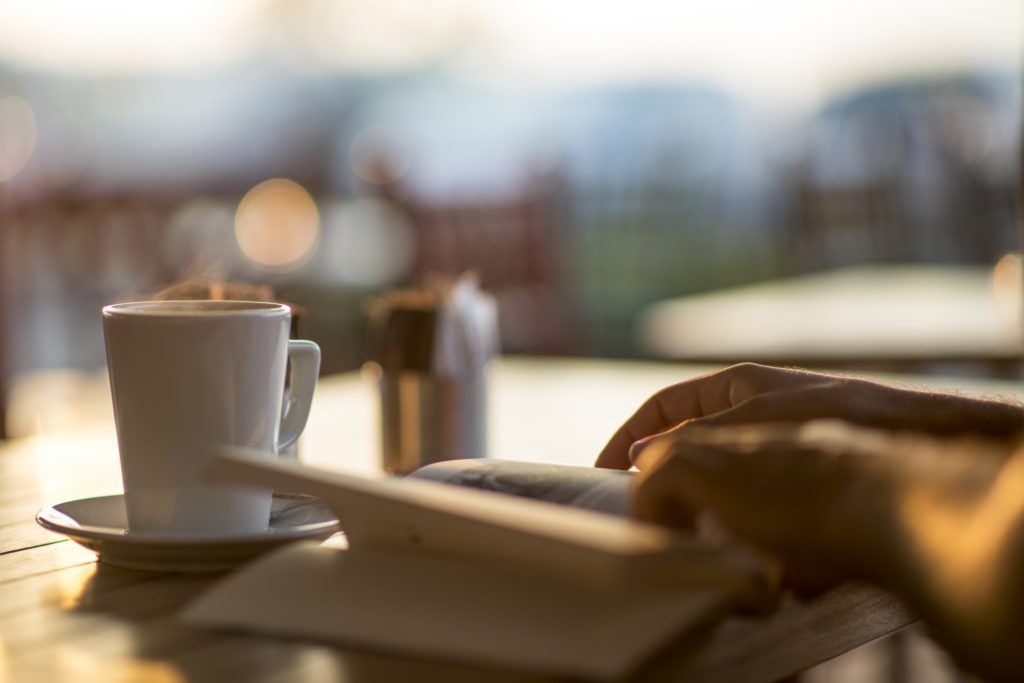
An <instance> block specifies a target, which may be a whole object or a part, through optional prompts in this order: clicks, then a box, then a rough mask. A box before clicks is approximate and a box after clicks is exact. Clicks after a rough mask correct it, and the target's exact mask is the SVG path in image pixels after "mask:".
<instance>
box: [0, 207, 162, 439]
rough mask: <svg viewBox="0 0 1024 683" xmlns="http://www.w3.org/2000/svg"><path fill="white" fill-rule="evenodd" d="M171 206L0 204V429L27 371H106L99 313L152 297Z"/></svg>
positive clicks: (158, 277) (5, 426)
mask: <svg viewBox="0 0 1024 683" xmlns="http://www.w3.org/2000/svg"><path fill="white" fill-rule="evenodd" d="M172 209H173V205H172V204H171V203H169V202H163V201H160V200H148V199H147V200H139V199H135V198H103V199H93V198H80V197H69V196H63V197H49V198H47V199H46V200H45V201H39V202H34V203H29V202H23V203H20V204H19V203H15V202H14V201H13V200H11V201H7V202H0V226H2V233H0V238H2V240H3V251H2V256H3V264H2V266H3V267H2V271H0V362H2V365H0V430H2V434H4V435H6V436H11V435H12V434H9V433H8V431H9V427H10V425H9V424H8V417H9V414H8V412H9V409H10V403H9V401H10V400H11V390H12V386H13V384H14V380H15V379H16V376H17V375H18V374H19V373H20V372H22V371H24V370H27V369H56V368H75V369H80V370H88V371H94V370H95V369H96V368H98V367H102V366H103V359H104V351H103V337H102V333H101V325H100V312H99V311H100V307H101V306H102V305H103V304H106V303H110V302H111V301H113V300H115V299H117V298H121V297H125V296H126V295H130V294H135V295H140V294H144V293H146V292H151V291H153V287H154V286H155V284H156V283H158V282H160V281H161V280H164V279H165V278H166V277H167V273H166V272H165V268H164V265H163V264H162V262H161V248H160V247H161V242H162V239H163V226H164V225H165V224H166V222H167V216H168V215H169V214H170V212H171V211H172Z"/></svg>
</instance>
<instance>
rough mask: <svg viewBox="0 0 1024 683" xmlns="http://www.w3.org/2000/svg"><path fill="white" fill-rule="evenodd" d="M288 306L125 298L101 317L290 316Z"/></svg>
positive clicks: (104, 311)
mask: <svg viewBox="0 0 1024 683" xmlns="http://www.w3.org/2000/svg"><path fill="white" fill-rule="evenodd" d="M290 314H291V307H289V306H288V305H287V304H281V303H275V302H272V301H237V300H233V299H221V300H211V299H169V300H166V301H127V302H123V303H117V304H110V305H107V306H104V307H103V317H104V318H122V317H123V318H196V317H201V318H212V317H236V316H246V317H268V318H269V317H277V316H279V315H290Z"/></svg>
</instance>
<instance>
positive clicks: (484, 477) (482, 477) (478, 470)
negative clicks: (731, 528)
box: [409, 459, 634, 517]
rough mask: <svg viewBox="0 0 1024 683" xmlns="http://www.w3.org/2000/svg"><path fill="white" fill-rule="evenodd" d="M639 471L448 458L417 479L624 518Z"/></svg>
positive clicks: (415, 474) (420, 471)
mask: <svg viewBox="0 0 1024 683" xmlns="http://www.w3.org/2000/svg"><path fill="white" fill-rule="evenodd" d="M633 477H634V475H633V474H631V473H629V472H621V471H618V470H608V469H598V468H596V467H573V466H571V465H549V464H542V463H535V462H518V461H514V460H492V459H478V460H447V461H444V462H439V463H434V464H432V465H427V466H425V467H421V468H420V469H418V470H416V471H415V472H413V473H412V474H410V475H409V478H411V479H424V480H427V481H438V482H442V483H445V484H454V485H456V486H465V487H467V488H472V489H479V490H481V491H492V492H494V493H505V494H508V495H512V496H518V497H521V498H529V499H531V500H542V501H544V502H547V503H556V504H558V505H568V506H569V507H574V508H580V509H583V510H593V511H594V512H604V513H606V514H610V515H616V516H619V517H629V516H630V515H631V514H632V486H633Z"/></svg>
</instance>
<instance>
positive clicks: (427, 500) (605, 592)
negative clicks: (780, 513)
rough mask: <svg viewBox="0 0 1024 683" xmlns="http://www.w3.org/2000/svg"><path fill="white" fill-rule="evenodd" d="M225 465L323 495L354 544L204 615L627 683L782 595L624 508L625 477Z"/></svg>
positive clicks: (706, 547)
mask: <svg viewBox="0 0 1024 683" xmlns="http://www.w3.org/2000/svg"><path fill="white" fill-rule="evenodd" d="M210 473H211V475H213V476H217V477H220V478H224V479H230V480H232V481H237V482H240V483H247V484H251V485H254V486H263V487H271V488H275V489H278V490H288V491H297V492H303V493H309V494H313V495H316V496H318V497H320V498H321V499H322V500H323V501H324V502H325V503H326V504H327V505H328V506H329V507H330V508H331V509H332V510H333V511H334V512H335V514H337V516H338V519H339V521H340V523H341V526H342V528H343V529H344V531H345V533H346V535H347V537H348V544H349V549H348V550H337V549H332V548H321V547H316V546H315V544H313V545H307V544H298V545H296V546H291V547H289V548H286V549H284V550H282V551H279V552H278V553H275V554H273V555H271V556H269V557H266V558H263V559H261V560H257V561H256V562H254V563H252V564H251V565H249V566H248V567H246V568H244V569H242V570H241V571H239V572H237V573H236V574H234V575H232V576H231V577H229V578H228V579H226V580H225V581H223V582H222V583H220V584H218V585H217V586H215V587H214V588H213V589H212V590H211V591H210V592H209V593H207V594H205V595H204V596H201V597H200V598H199V600H198V601H196V602H195V603H194V604H192V605H191V606H190V607H189V608H188V609H187V610H186V612H185V615H184V616H185V618H186V620H187V621H189V622H191V623H193V624H198V625H206V626H221V627H223V626H228V627H236V628H244V629H249V630H256V631H262V632H273V633H281V634H286V635H291V636H307V637H313V638H316V639H319V640H331V641H338V642H342V643H347V644H354V645H359V646H365V647H369V648H372V649H375V650H386V651H396V652H400V653H403V654H407V655H408V654H413V655H420V656H426V657H429V658H434V659H437V658H441V659H452V660H462V661H472V662H475V663H480V664H489V665H495V666H504V667H511V668H516V669H524V670H534V671H540V672H545V673H555V674H562V675H573V676H583V677H586V678H594V679H615V678H619V677H622V676H624V675H626V674H627V673H628V672H629V671H630V670H632V668H634V667H636V666H637V665H639V664H640V663H641V662H642V661H644V659H645V658H646V657H648V656H649V655H650V654H651V653H652V652H654V651H655V650H657V649H658V648H659V647H661V646H663V645H664V644H665V643H667V642H669V641H671V640H672V639H674V638H677V637H679V636H680V634H684V633H685V632H687V631H689V630H692V629H694V628H697V627H699V626H701V625H704V624H706V623H708V622H709V621H710V620H714V619H715V618H717V617H719V616H720V615H722V614H724V613H726V612H728V611H729V610H730V609H733V608H735V607H736V606H737V605H738V604H740V603H744V602H746V603H749V602H750V601H752V600H756V599H757V598H759V597H761V596H763V595H764V594H765V593H766V592H767V591H770V590H771V581H770V578H769V577H770V572H767V571H766V567H765V565H764V564H763V562H761V561H760V560H759V559H758V558H756V557H755V556H753V555H752V554H749V553H747V552H744V551H743V550H740V549H730V548H722V547H715V546H712V545H710V544H708V543H706V542H702V541H699V540H697V539H695V538H693V537H689V536H684V535H680V534H677V533H674V532H671V531H669V530H666V529H662V528H660V527H656V526H653V525H649V524H644V523H641V522H637V521H634V520H631V519H628V518H627V517H623V516H614V514H616V513H617V514H619V515H621V514H623V513H625V512H626V511H627V510H628V491H629V476H630V475H628V474H624V473H617V472H610V471H600V470H594V469H591V468H567V467H558V466H547V465H530V464H526V463H501V462H497V461H469V462H466V461H462V462H453V463H442V464H439V465H433V466H431V467H429V468H425V469H424V470H422V471H421V472H420V473H418V474H417V475H416V476H413V477H412V478H406V479H402V480H398V479H384V480H368V479H362V478H358V477H352V476H348V475H344V474H339V473H334V472H326V471H320V470H313V469H310V468H305V467H302V466H299V465H295V464H290V463H285V462H281V461H268V460H265V459H263V458H262V457H252V456H251V455H249V454H247V453H245V452H239V451H232V452H227V453H224V454H222V455H221V456H220V457H219V458H217V459H216V460H215V462H214V464H213V466H212V468H211V472H210ZM445 481H447V482H449V483H458V484H462V485H461V486H451V485H449V483H442V482H445ZM468 486H472V487H473V488H468ZM481 489H483V490H481ZM495 491H500V492H501V493H496V492H495ZM508 493H512V494H513V495H505V494H508ZM524 496H531V497H540V498H546V499H547V501H556V502H547V501H543V500H535V499H529V498H526V497H524ZM558 503H561V504H558ZM571 505H576V506H578V507H570V506H571ZM585 508H590V509H585ZM595 509H596V510H607V511H608V512H611V513H613V514H605V513H603V512H597V511H595Z"/></svg>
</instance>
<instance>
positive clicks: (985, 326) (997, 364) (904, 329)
mask: <svg viewBox="0 0 1024 683" xmlns="http://www.w3.org/2000/svg"><path fill="white" fill-rule="evenodd" d="M1022 329H1024V328H1022V323H1021V295H1020V270H1019V261H1015V260H1013V259H1012V258H1010V259H1004V261H1001V262H1000V264H999V265H998V266H997V267H996V268H995V269H992V268H986V267H975V266H910V265H902V266H861V267H854V268H844V269H839V270H834V271H828V272H825V273H820V274H813V275H805V276H800V277H793V278H787V279H783V280H774V281H769V282H765V283H762V284H758V285H753V286H749V287H738V288H735V289H728V290H722V291H718V292H711V293H708V294H701V295H696V296H687V297H680V298H677V299H670V300H667V301H664V302H660V303H658V304H655V305H653V306H651V307H650V308H649V309H648V310H646V311H645V312H644V314H643V315H642V316H641V320H640V325H639V341H640V345H641V348H643V349H644V350H645V351H646V352H648V353H650V354H651V355H653V356H654V357H657V358H665V359H672V360H682V361H688V362H716V363H729V362H736V361H740V360H751V361H760V362H765V363H774V364H793V365H812V366H817V367H851V366H854V367H872V368H888V369H908V368H913V369H915V370H916V369H922V368H925V367H934V366H936V365H940V364H954V363H955V364H965V363H970V364H974V365H982V366H985V368H986V369H987V370H990V371H994V372H995V373H997V374H1003V375H1009V374H1010V372H1011V371H1014V370H1019V368H1020V364H1021V360H1022V358H1024V342H1022Z"/></svg>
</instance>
